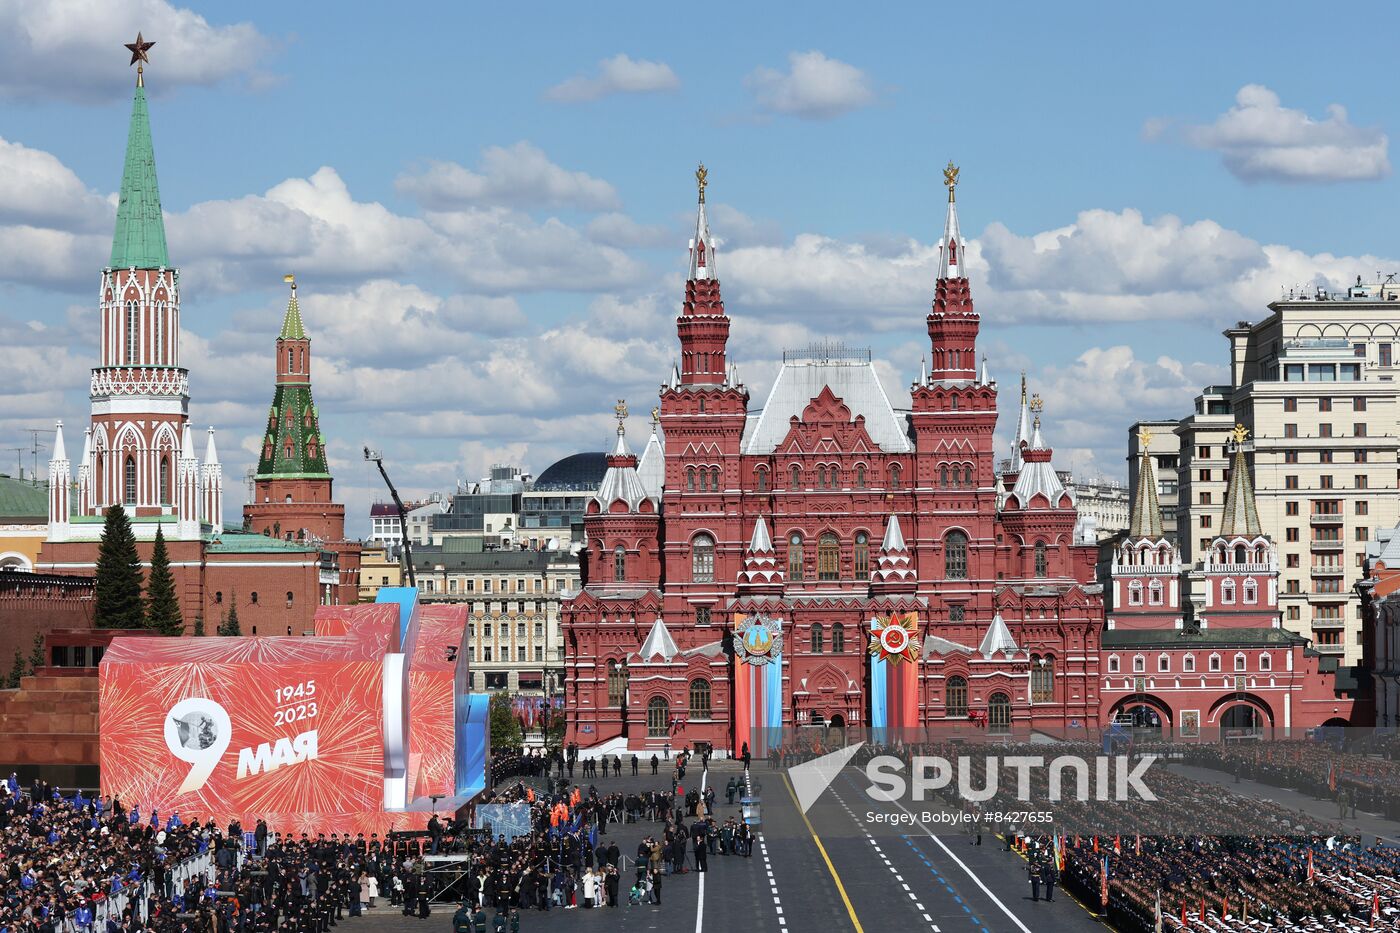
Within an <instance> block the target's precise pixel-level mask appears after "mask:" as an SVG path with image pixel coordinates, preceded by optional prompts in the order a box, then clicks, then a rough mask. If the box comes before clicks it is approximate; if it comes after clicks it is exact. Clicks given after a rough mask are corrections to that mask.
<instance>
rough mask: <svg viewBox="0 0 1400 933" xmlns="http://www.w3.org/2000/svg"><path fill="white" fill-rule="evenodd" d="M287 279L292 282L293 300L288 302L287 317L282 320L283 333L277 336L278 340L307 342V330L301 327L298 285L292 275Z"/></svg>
mask: <svg viewBox="0 0 1400 933" xmlns="http://www.w3.org/2000/svg"><path fill="white" fill-rule="evenodd" d="M287 279H288V280H289V281H290V282H291V286H292V298H291V300H290V301H288V302H287V316H286V317H284V318H282V333H280V334H278V335H277V339H278V340H305V339H306V328H304V327H302V326H301V307H300V306H299V305H298V304H297V283H296V281H295V280H293V279H292V277H291V276H290V275H289V276H287Z"/></svg>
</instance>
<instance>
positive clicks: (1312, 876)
mask: <svg viewBox="0 0 1400 933" xmlns="http://www.w3.org/2000/svg"><path fill="white" fill-rule="evenodd" d="M1316 877H1317V872H1315V871H1314V870H1313V854H1312V849H1309V850H1308V884H1312V883H1313V880H1314V879H1315V878H1316Z"/></svg>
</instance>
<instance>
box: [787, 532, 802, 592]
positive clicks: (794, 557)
mask: <svg viewBox="0 0 1400 933" xmlns="http://www.w3.org/2000/svg"><path fill="white" fill-rule="evenodd" d="M787 578H788V581H789V582H792V581H801V579H802V535H800V534H798V533H797V532H795V531H794V532H793V533H792V535H791V536H790V537H789V538H788V566H787Z"/></svg>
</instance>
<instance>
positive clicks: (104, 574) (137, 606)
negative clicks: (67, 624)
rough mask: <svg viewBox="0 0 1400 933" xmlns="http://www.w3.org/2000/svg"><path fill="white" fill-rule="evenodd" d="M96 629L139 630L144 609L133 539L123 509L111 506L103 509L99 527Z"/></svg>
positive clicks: (138, 565)
mask: <svg viewBox="0 0 1400 933" xmlns="http://www.w3.org/2000/svg"><path fill="white" fill-rule="evenodd" d="M95 616H96V618H95V621H96V623H97V626H98V628H141V627H142V625H144V624H145V621H146V619H145V616H146V608H145V606H144V605H143V600H142V598H141V555H140V554H138V553H137V552H136V535H135V534H133V533H132V531H131V522H130V520H128V519H127V517H126V509H124V508H122V507H121V505H120V504H119V503H118V504H115V505H112V506H111V507H109V508H108V509H107V513H106V520H105V521H104V523H103V525H102V543H101V544H100V545H99V546H98V549H97V605H96V609H95Z"/></svg>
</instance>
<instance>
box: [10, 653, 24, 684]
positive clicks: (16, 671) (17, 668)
mask: <svg viewBox="0 0 1400 933" xmlns="http://www.w3.org/2000/svg"><path fill="white" fill-rule="evenodd" d="M23 676H24V655H22V654H20V653H19V649H18V648H16V649H15V663H14V664H13V665H11V666H10V676H8V677H6V678H5V687H6V688H7V689H9V690H13V689H15V688H16V687H18V686H19V681H20V678H21V677H23Z"/></svg>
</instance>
